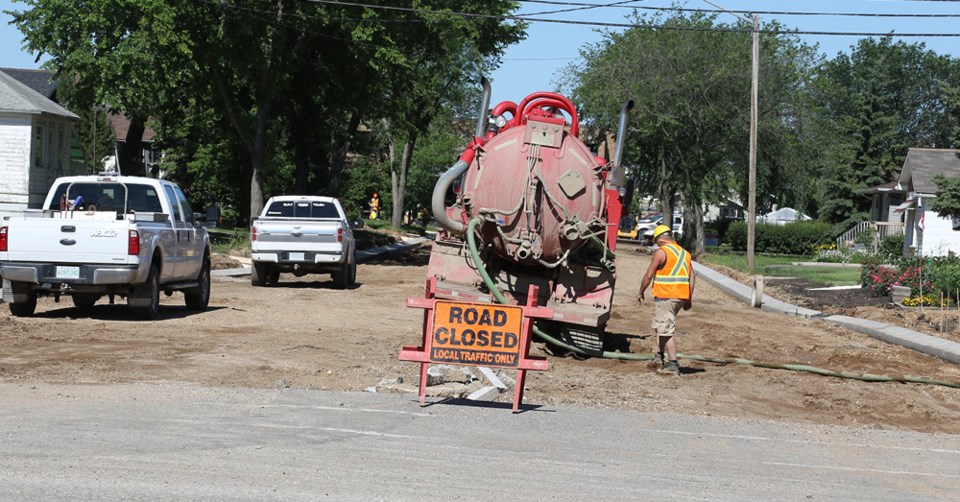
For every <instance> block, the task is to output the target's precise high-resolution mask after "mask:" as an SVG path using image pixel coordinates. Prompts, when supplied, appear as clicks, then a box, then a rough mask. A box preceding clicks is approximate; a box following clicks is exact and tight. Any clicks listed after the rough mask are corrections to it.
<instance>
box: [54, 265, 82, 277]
mask: <svg viewBox="0 0 960 502" xmlns="http://www.w3.org/2000/svg"><path fill="white" fill-rule="evenodd" d="M79 278H80V267H57V279H79Z"/></svg>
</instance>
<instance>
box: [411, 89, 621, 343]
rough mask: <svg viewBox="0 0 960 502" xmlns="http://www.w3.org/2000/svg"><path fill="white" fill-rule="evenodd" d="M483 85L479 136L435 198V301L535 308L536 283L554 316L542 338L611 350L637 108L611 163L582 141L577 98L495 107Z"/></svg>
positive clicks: (542, 326) (536, 97)
mask: <svg viewBox="0 0 960 502" xmlns="http://www.w3.org/2000/svg"><path fill="white" fill-rule="evenodd" d="M482 85H483V98H482V100H481V107H480V114H479V115H480V116H479V119H478V121H477V129H476V137H475V138H474V139H473V141H472V142H471V143H470V145H469V146H468V147H467V148H466V150H464V152H463V154H462V155H461V156H460V158H459V160H458V161H457V162H456V163H455V164H454V165H453V166H452V167H451V168H450V169H449V170H448V171H446V172H445V173H444V174H443V175H441V176H440V179H439V180H438V182H437V185H436V187H435V189H434V191H433V200H432V209H433V214H434V217H435V218H436V220H437V222H438V223H439V230H438V233H437V237H436V241H435V243H434V246H433V250H432V252H431V254H430V264H429V269H428V278H432V279H434V280H435V285H434V293H433V294H434V295H435V297H436V298H439V299H445V300H455V301H465V302H489V303H494V302H497V303H508V304H520V305H525V304H527V298H526V297H527V292H528V291H529V286H530V285H536V286H537V287H538V290H539V298H537V301H536V305H537V306H542V307H549V308H550V309H552V310H553V312H554V315H553V318H552V319H546V320H540V321H538V322H537V331H538V334H540V335H543V334H546V335H549V336H550V337H552V338H553V341H554V342H557V341H559V342H560V343H553V344H552V346H551V348H552V350H554V351H557V350H560V351H564V352H566V351H568V350H570V349H571V346H572V347H573V348H574V350H575V349H584V351H585V353H592V352H595V351H599V350H602V348H603V338H604V328H605V326H606V323H607V320H608V319H609V318H610V308H611V305H612V303H613V290H614V285H615V283H616V278H617V275H616V255H615V254H614V249H615V247H616V242H617V241H616V239H617V231H618V225H619V221H620V216H621V212H622V203H621V199H622V197H623V191H622V190H621V186H622V182H623V168H622V167H621V165H620V159H621V158H622V155H623V147H624V138H625V132H626V126H627V114H628V113H629V111H630V109H631V108H632V107H633V102H632V101H628V102H627V103H625V104H624V106H623V109H622V110H621V114H620V123H619V127H618V131H617V139H616V147H615V150H614V156H613V157H614V158H613V159H612V161H609V162H608V161H607V160H606V159H603V158H600V157H598V156H596V155H595V154H594V153H592V152H591V151H590V149H589V148H588V147H587V146H586V145H585V144H584V143H583V142H582V141H581V140H580V138H579V136H578V134H579V123H578V119H577V111H576V108H575V107H574V106H573V103H572V102H571V101H570V100H569V99H567V98H566V97H564V96H561V95H559V94H555V93H551V92H537V93H534V94H531V95H529V96H527V97H526V98H524V99H523V100H522V101H520V103H519V104H517V103H514V102H512V101H504V102H502V103H499V104H497V105H496V106H494V107H493V108H492V109H490V108H489V107H490V85H489V83H488V82H487V81H486V79H483V81H482ZM567 117H569V120H570V121H569V123H568V122H567ZM564 345H566V346H567V347H564ZM575 352H581V351H576V350H575ZM581 353H584V352H581Z"/></svg>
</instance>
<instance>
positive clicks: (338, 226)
mask: <svg viewBox="0 0 960 502" xmlns="http://www.w3.org/2000/svg"><path fill="white" fill-rule="evenodd" d="M250 243H251V247H252V253H251V260H252V261H253V266H252V270H251V273H250V283H251V284H252V285H254V286H264V285H267V284H276V283H277V282H279V280H280V273H281V272H291V273H293V274H294V275H296V276H297V277H300V276H303V275H306V274H315V273H321V274H324V273H329V274H331V276H332V277H333V282H334V285H335V286H336V287H337V288H339V289H346V288H348V287H350V286H351V285H353V284H354V283H356V279H357V259H356V243H355V241H354V238H353V231H352V230H351V227H350V223H349V221H348V220H347V215H346V213H345V212H344V211H343V207H341V205H340V202H339V201H338V200H337V199H335V198H332V197H322V196H306V195H284V196H277V197H271V198H270V200H268V201H267V204H266V206H265V207H264V209H263V212H262V213H261V214H260V216H259V217H257V218H254V220H253V222H252V223H251V226H250Z"/></svg>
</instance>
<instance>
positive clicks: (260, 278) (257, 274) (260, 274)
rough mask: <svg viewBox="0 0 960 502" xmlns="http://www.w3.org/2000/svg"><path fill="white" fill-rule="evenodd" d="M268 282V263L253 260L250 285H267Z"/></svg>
mask: <svg viewBox="0 0 960 502" xmlns="http://www.w3.org/2000/svg"><path fill="white" fill-rule="evenodd" d="M266 284H267V264H266V263H259V262H253V265H252V266H251V267H250V285H251V286H265V285H266Z"/></svg>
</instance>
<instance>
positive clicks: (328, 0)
mask: <svg viewBox="0 0 960 502" xmlns="http://www.w3.org/2000/svg"><path fill="white" fill-rule="evenodd" d="M304 1H307V2H312V3H319V4H326V5H341V6H347V7H362V8H367V9H374V10H389V11H399V12H420V13H424V14H439V15H448V16H460V17H466V18H477V19H501V20H511V21H522V22H532V23H552V24H565V25H577V26H593V27H597V28H639V29H655V30H671V31H693V32H721V33H752V32H753V29H752V28H748V29H743V28H725V27H716V26H714V27H709V28H706V27H689V26H672V25H664V24H655V23H611V22H599V21H575V20H570V19H544V18H540V17H531V16H525V15H511V14H502V15H501V14H480V13H475V12H459V11H443V10H433V9H420V8H416V7H399V6H392V5H375V4H368V3H362V2H351V1H341V0H304ZM757 32H758V33H762V34H773V35H777V34H784V33H786V34H791V35H820V36H846V37H885V36H897V37H908V38H951V37H960V33H897V32H895V31H889V32H854V31H820V30H770V29H760V30H757Z"/></svg>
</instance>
